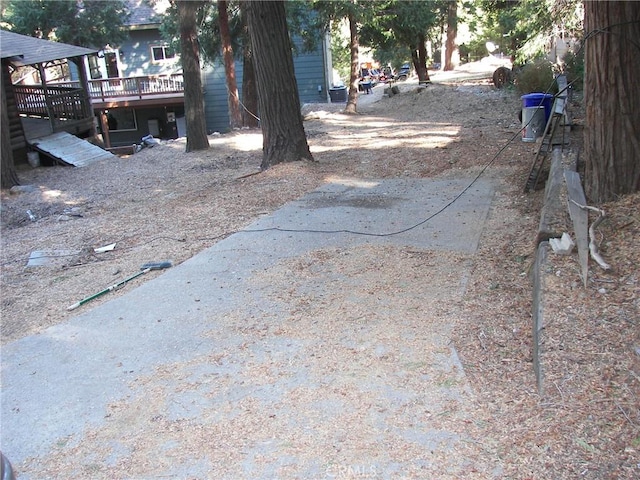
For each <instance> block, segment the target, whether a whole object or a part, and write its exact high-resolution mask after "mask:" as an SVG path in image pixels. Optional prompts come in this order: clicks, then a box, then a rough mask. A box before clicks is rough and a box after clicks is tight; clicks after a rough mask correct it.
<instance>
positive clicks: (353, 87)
mask: <svg viewBox="0 0 640 480" xmlns="http://www.w3.org/2000/svg"><path fill="white" fill-rule="evenodd" d="M349 32H350V40H349V49H350V51H351V70H350V72H349V96H348V98H347V106H346V107H345V109H344V112H345V113H357V110H356V107H357V105H358V78H359V76H360V75H359V72H360V59H359V49H360V41H359V39H358V24H357V22H356V17H355V15H354V14H353V13H349Z"/></svg>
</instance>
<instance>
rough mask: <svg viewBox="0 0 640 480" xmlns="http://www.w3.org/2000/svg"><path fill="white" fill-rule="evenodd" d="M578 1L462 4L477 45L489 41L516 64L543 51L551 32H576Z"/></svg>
mask: <svg viewBox="0 0 640 480" xmlns="http://www.w3.org/2000/svg"><path fill="white" fill-rule="evenodd" d="M580 4H581V1H580V0H517V1H513V0H512V1H505V0H476V1H475V2H466V3H463V5H464V7H465V13H463V17H464V19H465V22H466V23H467V24H468V25H469V27H470V29H471V32H472V33H474V34H475V38H474V41H475V42H477V44H479V45H483V44H485V42H488V41H491V42H493V43H494V44H496V45H497V46H498V48H499V51H500V52H502V53H504V54H506V55H508V56H511V57H512V59H513V60H514V61H515V63H519V64H524V63H526V62H527V61H529V60H530V59H532V58H536V57H537V56H540V55H541V54H543V53H544V50H545V48H546V46H547V41H548V39H549V37H550V36H551V35H552V34H553V33H554V32H558V31H562V32H563V33H564V34H565V35H568V36H576V35H578V34H579V32H580V31H581V30H582V18H581V16H580V12H581V9H580V8H579V6H580ZM484 53H485V54H486V51H485V52H484Z"/></svg>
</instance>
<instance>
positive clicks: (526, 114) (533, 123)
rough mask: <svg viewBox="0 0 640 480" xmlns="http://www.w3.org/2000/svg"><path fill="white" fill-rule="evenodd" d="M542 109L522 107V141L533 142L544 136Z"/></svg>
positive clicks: (544, 124)
mask: <svg viewBox="0 0 640 480" xmlns="http://www.w3.org/2000/svg"><path fill="white" fill-rule="evenodd" d="M545 127H546V123H545V121H544V107H524V108H523V109H522V141H523V142H535V141H536V138H538V137H541V136H542V135H543V134H544V129H545Z"/></svg>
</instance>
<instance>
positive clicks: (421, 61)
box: [412, 35, 431, 85]
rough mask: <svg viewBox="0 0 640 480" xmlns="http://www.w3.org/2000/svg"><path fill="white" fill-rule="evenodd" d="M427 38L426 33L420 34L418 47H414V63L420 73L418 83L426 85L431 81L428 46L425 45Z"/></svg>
mask: <svg viewBox="0 0 640 480" xmlns="http://www.w3.org/2000/svg"><path fill="white" fill-rule="evenodd" d="M426 41H427V39H426V37H425V36H424V35H419V36H418V48H417V50H416V49H412V58H413V64H414V66H415V68H416V73H417V74H418V83H419V84H420V85H426V84H427V83H431V79H430V78H429V72H428V71H427V47H426V45H425V43H426Z"/></svg>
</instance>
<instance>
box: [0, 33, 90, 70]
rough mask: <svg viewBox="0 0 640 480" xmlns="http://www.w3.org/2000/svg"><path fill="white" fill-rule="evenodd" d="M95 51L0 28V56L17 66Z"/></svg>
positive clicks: (78, 55) (88, 53) (79, 55)
mask: <svg viewBox="0 0 640 480" xmlns="http://www.w3.org/2000/svg"><path fill="white" fill-rule="evenodd" d="M96 52H97V50H94V49H90V48H84V47H77V46H76V45H69V44H68V43H61V42H50V41H49V40H42V39H40V38H35V37H29V36H27V35H20V34H18V33H14V32H9V31H7V30H2V29H0V58H2V59H3V60H4V59H8V60H9V62H11V63H12V64H13V65H15V66H19V67H20V66H24V65H35V64H37V63H44V62H50V61H52V60H60V59H62V58H73V57H81V56H82V55H91V54H93V53H96Z"/></svg>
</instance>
